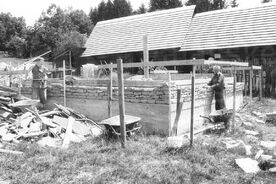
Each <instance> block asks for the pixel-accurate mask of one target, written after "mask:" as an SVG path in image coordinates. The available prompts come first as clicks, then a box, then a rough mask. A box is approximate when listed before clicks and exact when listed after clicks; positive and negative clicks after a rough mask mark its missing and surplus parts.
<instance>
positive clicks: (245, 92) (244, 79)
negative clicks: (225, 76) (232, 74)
mask: <svg viewBox="0 0 276 184" xmlns="http://www.w3.org/2000/svg"><path fill="white" fill-rule="evenodd" d="M242 75H243V76H242V78H243V82H244V96H246V95H247V90H246V78H245V70H243V71H242Z"/></svg>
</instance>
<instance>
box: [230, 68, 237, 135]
mask: <svg viewBox="0 0 276 184" xmlns="http://www.w3.org/2000/svg"><path fill="white" fill-rule="evenodd" d="M236 73H237V71H236V66H234V82H233V121H232V126H231V129H232V131H234V129H235V117H236V85H237V75H236Z"/></svg>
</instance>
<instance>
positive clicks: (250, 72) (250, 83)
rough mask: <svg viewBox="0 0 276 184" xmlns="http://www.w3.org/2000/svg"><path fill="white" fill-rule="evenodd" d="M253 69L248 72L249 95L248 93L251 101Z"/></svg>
mask: <svg viewBox="0 0 276 184" xmlns="http://www.w3.org/2000/svg"><path fill="white" fill-rule="evenodd" d="M252 85H253V67H251V69H250V71H249V90H250V91H249V93H250V99H251V100H252V98H253V94H252V88H253V86H252Z"/></svg>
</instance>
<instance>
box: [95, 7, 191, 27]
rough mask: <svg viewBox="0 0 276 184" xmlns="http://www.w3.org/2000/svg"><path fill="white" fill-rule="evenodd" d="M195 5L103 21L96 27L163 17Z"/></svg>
mask: <svg viewBox="0 0 276 184" xmlns="http://www.w3.org/2000/svg"><path fill="white" fill-rule="evenodd" d="M195 7H196V6H195V5H191V6H183V7H178V8H171V9H166V10H159V11H154V12H147V13H144V14H139V15H130V16H126V17H119V18H114V19H110V20H103V21H99V22H98V23H97V24H96V25H95V26H100V25H101V26H102V25H106V24H110V23H116V22H120V21H126V20H132V21H133V20H134V19H136V18H140V17H143V18H144V17H149V16H156V15H160V14H161V15H162V14H164V13H170V12H177V11H181V10H190V9H195Z"/></svg>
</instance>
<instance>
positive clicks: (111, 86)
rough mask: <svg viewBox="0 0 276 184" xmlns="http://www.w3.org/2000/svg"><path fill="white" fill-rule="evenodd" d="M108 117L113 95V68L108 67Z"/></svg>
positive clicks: (110, 114) (110, 111)
mask: <svg viewBox="0 0 276 184" xmlns="http://www.w3.org/2000/svg"><path fill="white" fill-rule="evenodd" d="M108 89H109V90H108V91H109V92H108V117H109V118H111V116H112V96H113V94H112V93H113V90H112V89H113V69H112V68H110V81H109V87H108Z"/></svg>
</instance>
